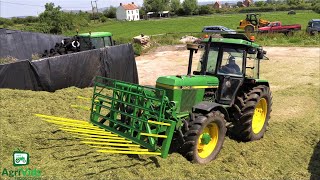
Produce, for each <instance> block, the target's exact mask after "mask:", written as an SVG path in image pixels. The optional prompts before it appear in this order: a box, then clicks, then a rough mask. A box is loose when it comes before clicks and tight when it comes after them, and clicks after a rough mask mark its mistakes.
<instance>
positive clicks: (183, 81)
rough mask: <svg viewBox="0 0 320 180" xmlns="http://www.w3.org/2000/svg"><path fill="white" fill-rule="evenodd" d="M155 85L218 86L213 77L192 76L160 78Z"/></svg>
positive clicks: (215, 78) (217, 81)
mask: <svg viewBox="0 0 320 180" xmlns="http://www.w3.org/2000/svg"><path fill="white" fill-rule="evenodd" d="M157 83H161V84H165V85H169V86H218V85H219V80H218V78H217V77H214V76H203V75H192V76H187V75H185V76H179V77H178V76H162V77H159V78H158V79H157Z"/></svg>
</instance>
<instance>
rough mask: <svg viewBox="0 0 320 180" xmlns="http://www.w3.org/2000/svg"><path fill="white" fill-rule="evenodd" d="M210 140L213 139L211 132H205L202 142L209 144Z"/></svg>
mask: <svg viewBox="0 0 320 180" xmlns="http://www.w3.org/2000/svg"><path fill="white" fill-rule="evenodd" d="M210 141H211V136H210V134H208V133H205V134H203V135H202V138H201V144H205V145H207V144H209V142H210Z"/></svg>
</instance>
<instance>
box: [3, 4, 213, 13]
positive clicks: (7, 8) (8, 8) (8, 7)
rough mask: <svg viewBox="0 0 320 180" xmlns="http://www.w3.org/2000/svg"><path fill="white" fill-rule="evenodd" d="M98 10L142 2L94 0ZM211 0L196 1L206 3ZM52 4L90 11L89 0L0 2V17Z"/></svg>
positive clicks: (30, 11) (31, 11)
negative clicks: (48, 3)
mask: <svg viewBox="0 0 320 180" xmlns="http://www.w3.org/2000/svg"><path fill="white" fill-rule="evenodd" d="M96 1H97V4H98V8H103V7H109V6H114V7H118V6H119V4H120V2H121V3H124V4H126V3H131V2H132V1H133V2H134V3H135V4H137V5H140V6H142V4H143V0H96ZM206 1H213V0H198V2H206ZM47 2H53V3H54V4H55V5H60V6H61V7H62V9H64V10H91V0H0V17H15V16H37V15H38V14H40V13H41V12H43V11H44V5H45V4H46V3H47Z"/></svg>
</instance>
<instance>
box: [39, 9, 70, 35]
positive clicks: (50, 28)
mask: <svg viewBox="0 0 320 180" xmlns="http://www.w3.org/2000/svg"><path fill="white" fill-rule="evenodd" d="M60 10H61V7H60V6H58V7H54V3H46V5H45V11H44V12H43V13H41V14H40V15H39V21H40V23H41V25H42V27H41V28H42V31H43V32H46V33H54V34H60V33H62V29H63V23H64V22H62V21H63V20H62V19H63V17H62V12H61V11H60Z"/></svg>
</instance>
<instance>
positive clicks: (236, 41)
mask: <svg viewBox="0 0 320 180" xmlns="http://www.w3.org/2000/svg"><path fill="white" fill-rule="evenodd" d="M208 41H209V38H205V39H203V40H202V42H204V43H206V42H208ZM211 42H215V43H226V44H239V45H245V46H251V47H255V48H258V47H260V45H259V44H256V43H253V42H251V41H246V40H242V39H231V38H212V39H211Z"/></svg>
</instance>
